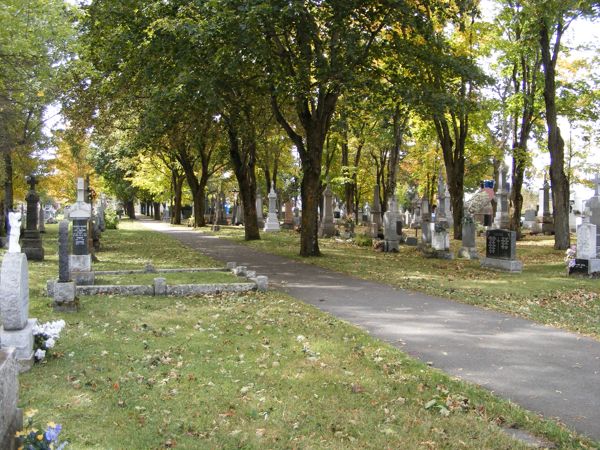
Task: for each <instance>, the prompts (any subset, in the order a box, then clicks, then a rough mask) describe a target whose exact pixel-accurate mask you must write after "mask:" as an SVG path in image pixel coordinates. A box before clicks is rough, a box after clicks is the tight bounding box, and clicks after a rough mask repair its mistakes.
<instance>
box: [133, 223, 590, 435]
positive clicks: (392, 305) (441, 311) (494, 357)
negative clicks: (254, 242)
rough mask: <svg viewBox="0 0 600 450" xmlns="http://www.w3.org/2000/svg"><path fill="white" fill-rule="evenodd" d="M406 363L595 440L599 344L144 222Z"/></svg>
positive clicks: (460, 304) (480, 310)
mask: <svg viewBox="0 0 600 450" xmlns="http://www.w3.org/2000/svg"><path fill="white" fill-rule="evenodd" d="M143 223H144V225H145V226H146V227H148V228H150V229H153V230H156V231H160V232H164V233H167V234H169V235H170V236H172V237H174V238H175V239H177V240H178V241H180V242H181V243H183V244H185V245H187V246H188V247H190V248H193V249H196V250H197V251H200V252H202V253H204V254H206V255H208V256H211V257H213V258H215V259H217V260H220V261H223V262H225V261H238V262H239V264H240V265H247V266H249V267H252V268H253V269H256V271H257V272H258V273H261V274H264V275H267V276H268V277H269V281H270V282H271V285H272V286H275V287H278V288H279V289H283V290H284V291H286V292H287V293H289V294H290V295H292V296H294V297H296V298H298V299H301V300H303V301H304V302H306V303H309V304H311V305H314V306H315V307H317V308H319V309H322V310H324V311H326V312H329V313H331V314H333V315H334V316H336V317H339V318H341V319H343V320H346V321H348V322H351V323H354V324H356V325H358V326H360V327H362V328H364V329H366V330H368V331H369V333H370V334H371V335H373V336H375V337H378V338H380V339H382V340H384V341H386V342H389V343H391V344H393V345H395V346H397V347H398V348H400V349H401V350H403V351H405V352H407V353H408V354H409V355H411V356H413V357H417V358H419V359H421V360H422V361H431V362H432V364H433V365H434V367H436V368H438V369H441V370H444V371H445V372H447V373H449V374H451V375H453V376H457V377H459V378H462V379H464V380H466V381H470V382H473V383H476V384H479V385H481V386H483V387H485V388H487V389H489V390H490V391H493V392H494V393H495V394H497V395H499V396H501V397H504V398H507V399H511V400H512V401H514V402H515V403H518V404H520V405H521V406H523V407H524V408H527V409H529V410H531V411H535V412H537V413H540V414H543V415H544V416H546V417H548V418H553V417H557V418H559V419H560V420H561V421H562V422H564V423H565V424H567V425H568V426H570V427H572V428H574V429H575V430H576V431H578V432H580V433H583V434H585V435H587V436H589V437H591V438H592V439H596V440H600V408H598V399H599V398H600V382H599V377H600V342H598V341H597V340H595V339H591V338H588V337H585V336H582V335H578V334H576V333H570V332H567V331H563V330H560V329H555V328H552V327H547V326H542V325H539V324H536V323H534V322H531V321H528V320H524V319H520V318H516V317H513V316H510V315H508V314H501V313H498V312H494V311H490V310H485V309H483V308H477V307H474V306H471V305H466V304H462V303H458V302H455V301H452V300H448V299H443V298H439V297H432V296H428V295H425V294H421V293H416V292H409V291H405V290H402V289H396V288H393V287H391V286H386V285H383V284H379V283H374V282H370V281H364V280H360V279H357V278H354V277H350V276H346V275H342V274H340V273H336V272H333V271H330V270H327V269H324V268H321V267H317V266H314V265H310V264H304V263H302V262H297V261H292V260H289V259H287V258H283V257H279V256H275V255H269V254H265V253H262V252H259V251H257V250H254V249H251V248H249V247H245V246H244V245H242V244H236V243H235V242H231V241H227V240H225V239H215V238H214V237H208V236H203V235H202V234H200V233H198V232H194V231H192V230H187V229H185V228H178V227H170V226H169V225H167V224H162V223H153V222H151V221H143Z"/></svg>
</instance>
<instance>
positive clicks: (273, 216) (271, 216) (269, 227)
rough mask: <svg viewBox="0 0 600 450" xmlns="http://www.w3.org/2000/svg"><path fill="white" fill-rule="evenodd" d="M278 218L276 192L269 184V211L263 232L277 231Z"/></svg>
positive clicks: (278, 228)
mask: <svg viewBox="0 0 600 450" xmlns="http://www.w3.org/2000/svg"><path fill="white" fill-rule="evenodd" d="M279 230H280V227H279V219H278V218H277V194H276V193H275V189H274V188H273V186H271V192H269V213H268V214H267V222H266V223H265V229H264V230H263V231H264V232H265V233H270V232H275V231H279Z"/></svg>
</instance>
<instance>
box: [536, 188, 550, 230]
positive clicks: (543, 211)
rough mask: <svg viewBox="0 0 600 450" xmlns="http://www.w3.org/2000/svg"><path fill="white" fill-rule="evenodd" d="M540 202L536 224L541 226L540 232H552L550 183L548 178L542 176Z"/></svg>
mask: <svg viewBox="0 0 600 450" xmlns="http://www.w3.org/2000/svg"><path fill="white" fill-rule="evenodd" d="M540 193H541V197H542V202H541V203H540V205H541V208H540V211H539V213H538V220H537V221H538V224H539V225H540V227H541V232H542V233H544V234H554V217H552V212H551V211H550V184H548V179H547V178H546V177H544V186H543V187H542V189H541V191H540Z"/></svg>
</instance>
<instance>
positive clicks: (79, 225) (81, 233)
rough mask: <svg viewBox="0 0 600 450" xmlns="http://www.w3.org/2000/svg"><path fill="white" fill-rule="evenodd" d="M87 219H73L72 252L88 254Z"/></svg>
mask: <svg viewBox="0 0 600 450" xmlns="http://www.w3.org/2000/svg"><path fill="white" fill-rule="evenodd" d="M87 240H88V221H87V220H86V219H83V220H78V219H76V220H74V221H73V254H74V255H87V254H88V242H87Z"/></svg>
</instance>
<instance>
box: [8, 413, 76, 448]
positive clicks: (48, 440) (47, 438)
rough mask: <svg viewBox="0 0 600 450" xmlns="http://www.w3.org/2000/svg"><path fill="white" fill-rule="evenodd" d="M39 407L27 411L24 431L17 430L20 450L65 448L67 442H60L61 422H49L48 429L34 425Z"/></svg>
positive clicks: (16, 435)
mask: <svg viewBox="0 0 600 450" xmlns="http://www.w3.org/2000/svg"><path fill="white" fill-rule="evenodd" d="M36 413H37V409H30V410H28V411H25V418H26V419H27V420H26V423H25V424H24V427H23V431H17V433H16V434H15V437H16V438H17V441H18V442H19V450H63V449H64V448H65V447H66V446H67V442H63V443H60V441H59V438H58V435H59V434H60V432H61V430H62V426H61V425H60V424H56V423H54V422H48V424H47V425H46V427H47V428H46V430H38V429H37V428H34V426H33V416H35V414H36Z"/></svg>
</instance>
